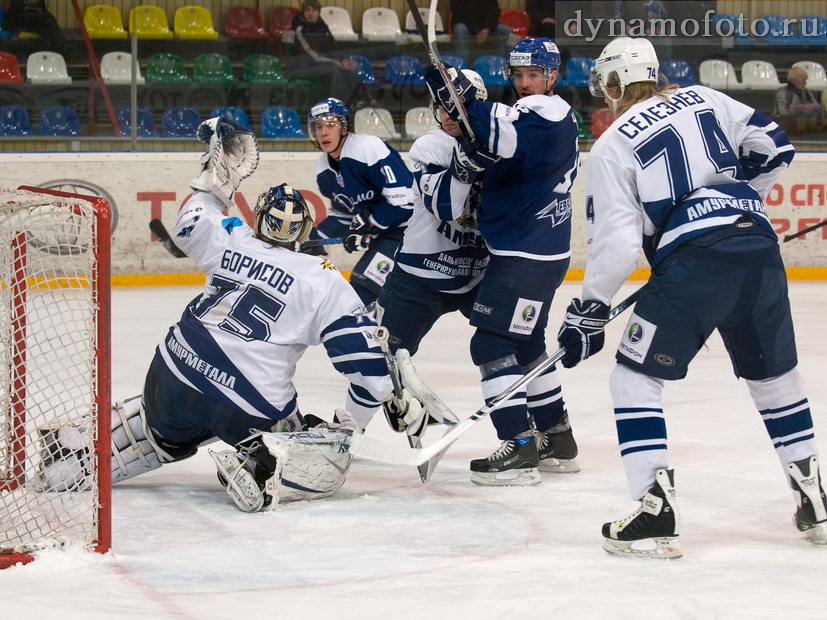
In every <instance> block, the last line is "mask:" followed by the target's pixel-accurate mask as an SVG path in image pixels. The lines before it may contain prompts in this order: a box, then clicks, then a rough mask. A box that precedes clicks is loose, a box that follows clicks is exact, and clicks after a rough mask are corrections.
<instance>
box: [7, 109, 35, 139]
mask: <svg viewBox="0 0 827 620" xmlns="http://www.w3.org/2000/svg"><path fill="white" fill-rule="evenodd" d="M33 135H34V130H33V129H32V119H31V118H29V113H28V112H26V110H25V109H24V108H21V107H20V106H19V105H6V106H3V107H0V136H33Z"/></svg>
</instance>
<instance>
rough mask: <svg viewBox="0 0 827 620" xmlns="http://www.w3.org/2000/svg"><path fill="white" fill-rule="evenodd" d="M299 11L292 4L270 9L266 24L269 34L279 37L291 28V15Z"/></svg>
mask: <svg viewBox="0 0 827 620" xmlns="http://www.w3.org/2000/svg"><path fill="white" fill-rule="evenodd" d="M299 13H300V11H299V9H296V8H294V7H292V6H277V7H275V8H274V9H273V10H272V11H270V19H269V21H268V25H269V28H270V34H271V35H273V36H274V37H277V38H279V39H281V35H282V33H283V32H284V31H285V30H292V29H293V17H294V16H295V15H298V14H299Z"/></svg>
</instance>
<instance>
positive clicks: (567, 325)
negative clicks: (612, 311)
mask: <svg viewBox="0 0 827 620" xmlns="http://www.w3.org/2000/svg"><path fill="white" fill-rule="evenodd" d="M608 320H609V306H607V305H606V304H604V303H603V302H601V301H590V300H586V301H580V300H579V299H577V298H575V299H572V300H571V303H570V304H569V307H568V309H567V310H566V318H565V320H564V321H563V325H562V327H560V331H559V332H557V341H558V342H559V343H560V346H561V347H565V348H566V354H565V355H564V356H563V358H562V359H561V360H560V362H561V363H562V364H563V366H565V367H566V368H574V367H575V366H577V364H579V363H580V362H582V361H583V360H584V359H586V358H588V357H591V356H592V355H594V354H595V353H597V352H598V351H600V349H602V348H603V342H604V340H605V334H604V332H603V328H604V327H605V325H606V322H607V321H608Z"/></svg>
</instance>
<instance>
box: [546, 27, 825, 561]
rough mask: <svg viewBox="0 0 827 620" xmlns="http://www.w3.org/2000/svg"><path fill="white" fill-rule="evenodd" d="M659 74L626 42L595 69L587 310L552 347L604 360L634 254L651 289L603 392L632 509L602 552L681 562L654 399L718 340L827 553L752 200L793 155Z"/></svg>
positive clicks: (776, 138) (646, 46) (774, 269)
mask: <svg viewBox="0 0 827 620" xmlns="http://www.w3.org/2000/svg"><path fill="white" fill-rule="evenodd" d="M658 66H659V65H658V59H657V56H656V54H655V50H654V48H653V46H652V44H651V43H650V42H649V41H647V40H646V39H631V38H628V37H622V38H618V39H615V40H614V41H612V42H611V43H609V44H608V45H607V46H606V47H605V49H604V50H603V52H602V53H601V54H600V56H599V57H598V58H597V61H596V63H595V72H594V74H593V80H592V85H593V94H595V95H599V94H601V95H605V97H606V100H607V102H608V104H609V107H610V108H611V110H612V112H613V114H614V116H615V120H614V123H613V124H612V125H611V126H610V127H609V129H608V130H607V131H606V132H605V133H604V134H603V135H602V136H601V137H600V138H599V139H598V140H597V142H596V143H595V144H594V147H593V148H592V150H591V153H590V154H589V158H588V161H587V164H586V194H587V198H586V200H587V207H586V210H587V217H588V219H589V227H590V232H589V256H588V262H587V265H586V275H585V279H584V282H583V293H582V301H581V300H580V299H575V300H573V301H572V303H571V305H570V306H569V308H568V311H567V313H566V317H565V321H564V323H563V325H562V327H561V329H560V332H559V335H558V339H559V341H560V344H561V345H562V346H564V347H566V355H565V357H564V358H563V360H562V361H563V365H564V366H566V367H571V366H574V365H576V364H577V363H579V362H580V361H581V360H584V359H586V358H588V357H590V356H591V355H594V354H595V353H597V352H598V351H600V349H601V348H602V347H603V342H604V334H603V326H604V324H605V321H606V317H607V315H608V310H609V305H610V304H611V300H612V297H614V295H615V294H616V293H617V291H618V289H619V288H620V286H621V284H622V283H623V281H624V280H625V279H626V278H627V276H628V275H629V274H630V273H631V272H632V270H633V269H634V268H635V267H636V264H637V260H638V255H639V251H640V248H641V244H642V245H643V249H644V251H645V252H646V255H647V257H648V258H649V262H650V263H651V266H652V276H651V277H650V280H649V282H648V283H647V284H646V286H645V287H644V288H643V291H642V294H641V296H640V299H639V300H638V302H637V305H636V306H635V311H634V313H633V314H632V316H631V318H630V319H629V323H628V325H627V327H626V330H625V332H624V335H623V338H622V340H621V342H620V346H619V347H618V349H617V353H616V356H615V357H616V360H617V365H616V366H615V369H614V371H613V372H612V375H611V377H610V379H609V386H610V390H611V394H612V400H613V404H614V412H615V422H616V426H617V435H618V441H619V444H620V453H621V457H622V459H623V464H624V466H625V469H626V478H627V480H628V483H629V491H630V495H631V497H632V499H633V500H636V501H637V500H639V501H640V505H639V507H638V509H637V510H635V511H634V512H633V513H632V514H631V515H629V516H628V517H626V518H624V519H621V520H618V521H615V522H612V523H606V524H605V525H604V526H603V537H604V545H603V546H604V549H606V551H608V552H609V553H612V554H616V555H627V556H628V555H648V556H650V557H666V558H674V557H680V555H681V549H680V546H679V544H678V535H679V532H680V513H679V511H678V505H677V503H676V501H675V486H674V484H675V480H674V472H673V470H672V469H670V468H669V463H668V461H667V442H666V423H665V418H664V413H663V408H662V407H663V406H662V403H661V399H662V391H663V388H664V383H665V382H666V381H668V380H676V379H682V378H683V377H684V376H686V372H687V366H688V365H689V363H690V361H691V360H692V359H693V358H694V356H695V354H696V353H697V352H698V351H699V349H700V348H701V347H702V346H703V343H704V342H705V341H706V339H707V338H708V337H709V336H710V335H711V334H712V332H713V331H714V330H715V329H717V330H718V332H719V333H720V334H721V337H722V339H723V343H724V347H725V348H726V350H727V351H728V353H729V355H730V359H731V361H732V367H733V370H734V372H735V375H736V376H737V377H741V378H743V379H744V380H745V383H746V385H747V388H748V389H749V392H750V395H751V396H752V399H753V401H754V403H755V406H756V407H757V409H758V411H759V413H760V414H761V418H762V419H763V421H764V425H765V427H766V430H767V432H768V433H769V435H770V438H771V440H772V443H773V445H774V446H775V450H776V453H777V455H778V458H779V459H780V461H781V465H782V467H783V469H784V472H785V477H786V479H787V482H788V483H789V485H790V486H791V487H792V489H793V494H794V496H795V500H796V504H797V510H796V512H795V515H794V523H795V525H796V526H797V527H798V529H799V530H801V531H802V532H804V534H805V535H806V537H807V538H808V539H809V540H811V541H812V542H814V543H818V544H825V543H827V504H826V503H825V494H824V491H823V488H822V485H821V480H820V474H819V468H818V457H817V449H816V443H815V437H814V431H813V422H812V417H811V414H810V407H809V403H808V401H807V395H806V393H805V390H804V384H803V381H802V378H801V375H800V374H799V372H798V370H797V369H796V365H797V357H796V347H795V335H794V333H793V322H792V317H791V314H790V303H789V299H788V295H787V280H786V273H785V270H784V264H783V262H782V260H781V254H780V251H779V247H778V240H777V238H776V235H775V232H774V231H773V227H772V225H771V223H770V220H769V218H768V216H767V213H766V211H765V208H764V202H763V200H764V197H765V196H766V195H767V193H768V192H769V191H770V189H771V188H772V186H773V184H774V183H775V182H776V180H777V179H778V177H779V175H780V174H781V173H782V172H783V171H784V170H786V168H787V166H788V164H789V163H790V162H791V161H792V159H793V147H792V145H791V144H790V143H789V141H788V139H787V136H786V135H785V134H784V131H783V130H782V129H781V128H780V127H779V126H778V125H777V124H776V123H774V122H773V121H771V120H770V119H768V118H767V117H766V116H764V115H763V114H761V113H760V112H756V111H755V110H753V109H752V108H750V107H749V106H747V105H745V104H743V103H740V102H738V101H735V100H733V99H731V98H729V97H727V96H726V95H724V94H722V93H720V92H717V91H715V90H712V89H709V88H705V87H703V86H691V87H686V88H678V87H676V86H672V85H659V84H658ZM641 242H643V243H641ZM722 413H725V412H723V411H722ZM739 509H741V510H743V509H744V506H740V507H739Z"/></svg>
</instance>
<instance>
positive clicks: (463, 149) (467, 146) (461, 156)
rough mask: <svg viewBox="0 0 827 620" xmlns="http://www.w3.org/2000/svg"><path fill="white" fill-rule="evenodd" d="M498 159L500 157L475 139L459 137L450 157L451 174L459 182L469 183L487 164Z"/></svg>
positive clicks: (474, 179)
mask: <svg viewBox="0 0 827 620" xmlns="http://www.w3.org/2000/svg"><path fill="white" fill-rule="evenodd" d="M498 161H500V158H499V157H498V156H496V155H494V154H493V153H491V151H489V150H488V149H487V148H486V147H485V145H483V144H480V143H479V142H477V141H476V140H468V139H466V138H461V139H460V140H458V141H457V143H456V144H455V145H454V155H453V158H452V159H451V176H453V177H454V178H455V179H456V180H457V181H459V182H460V183H465V184H466V185H471V184H472V183H473V182H474V181H476V180H477V178H478V177H479V176H480V174H482V173H483V172H484V171H485V169H486V168H488V166H490V165H491V164H495V163H497V162H498Z"/></svg>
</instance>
